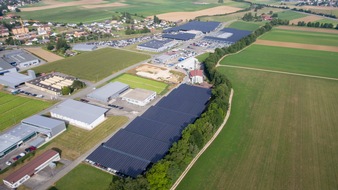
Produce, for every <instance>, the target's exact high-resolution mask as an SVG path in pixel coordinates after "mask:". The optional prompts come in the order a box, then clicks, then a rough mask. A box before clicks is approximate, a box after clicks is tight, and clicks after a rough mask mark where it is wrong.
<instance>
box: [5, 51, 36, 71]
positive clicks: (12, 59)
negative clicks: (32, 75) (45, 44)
mask: <svg viewBox="0 0 338 190" xmlns="http://www.w3.org/2000/svg"><path fill="white" fill-rule="evenodd" d="M3 59H4V60H5V61H7V62H8V63H10V64H11V65H16V66H18V67H28V66H30V65H35V64H38V63H39V59H38V58H37V57H35V56H33V55H32V54H29V53H27V52H25V51H23V50H14V51H11V52H9V53H6V54H5V55H4V57H3Z"/></svg>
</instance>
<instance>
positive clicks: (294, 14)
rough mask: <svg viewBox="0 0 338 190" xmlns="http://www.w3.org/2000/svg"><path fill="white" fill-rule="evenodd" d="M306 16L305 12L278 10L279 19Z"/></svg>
mask: <svg viewBox="0 0 338 190" xmlns="http://www.w3.org/2000/svg"><path fill="white" fill-rule="evenodd" d="M306 16H307V14H304V13H300V12H296V11H290V10H287V11H281V12H278V18H279V19H286V20H293V19H299V18H304V17H306Z"/></svg>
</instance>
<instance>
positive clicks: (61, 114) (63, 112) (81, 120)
mask: <svg viewBox="0 0 338 190" xmlns="http://www.w3.org/2000/svg"><path fill="white" fill-rule="evenodd" d="M107 111H108V109H105V108H101V107H98V106H94V105H91V104H87V103H83V102H79V101H75V100H72V99H68V100H66V101H64V102H62V103H60V104H59V105H57V106H56V107H55V108H53V109H52V110H51V111H50V114H51V116H52V117H54V118H58V119H62V120H65V121H67V122H69V124H71V125H75V126H77V127H80V128H83V129H86V130H91V129H93V128H95V127H96V126H97V125H99V124H100V123H102V122H103V121H104V120H105V113H106V112H107Z"/></svg>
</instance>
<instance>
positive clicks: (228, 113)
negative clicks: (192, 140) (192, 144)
mask: <svg viewBox="0 0 338 190" xmlns="http://www.w3.org/2000/svg"><path fill="white" fill-rule="evenodd" d="M233 95H234V90H233V89H231V93H230V97H229V109H228V111H227V114H226V116H225V118H224V121H223V123H222V125H221V126H220V127H219V128H218V129H217V131H216V133H215V134H214V135H213V136H212V138H211V139H210V140H209V141H208V142H207V144H205V145H204V147H203V148H202V150H200V151H199V152H198V154H197V155H196V156H195V158H194V159H193V160H192V161H191V162H190V164H189V165H188V166H187V168H185V170H184V172H183V173H182V174H181V176H180V177H179V178H178V179H177V180H176V182H175V183H174V185H173V186H172V187H171V188H170V190H175V189H176V187H177V186H178V185H179V184H180V182H181V181H182V179H183V178H184V177H185V175H186V174H187V173H188V172H189V170H190V169H191V167H192V166H193V165H194V164H195V162H196V161H197V160H198V158H199V157H200V156H201V155H202V154H203V153H204V151H205V150H206V149H207V148H208V147H209V146H210V145H211V143H212V142H214V140H215V139H216V137H217V136H218V134H219V133H220V132H221V131H222V129H223V127H224V126H225V124H226V123H227V121H228V119H229V117H230V112H231V103H232V97H233Z"/></svg>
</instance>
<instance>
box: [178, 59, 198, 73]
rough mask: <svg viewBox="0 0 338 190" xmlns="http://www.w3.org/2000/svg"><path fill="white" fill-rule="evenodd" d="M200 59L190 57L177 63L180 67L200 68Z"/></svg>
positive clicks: (187, 68) (188, 68)
mask: <svg viewBox="0 0 338 190" xmlns="http://www.w3.org/2000/svg"><path fill="white" fill-rule="evenodd" d="M198 63H199V62H198V60H197V59H196V58H194V57H189V58H188V59H185V60H183V61H181V62H179V63H178V64H177V66H178V67H179V68H182V69H186V70H194V69H198V68H199V65H198Z"/></svg>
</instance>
